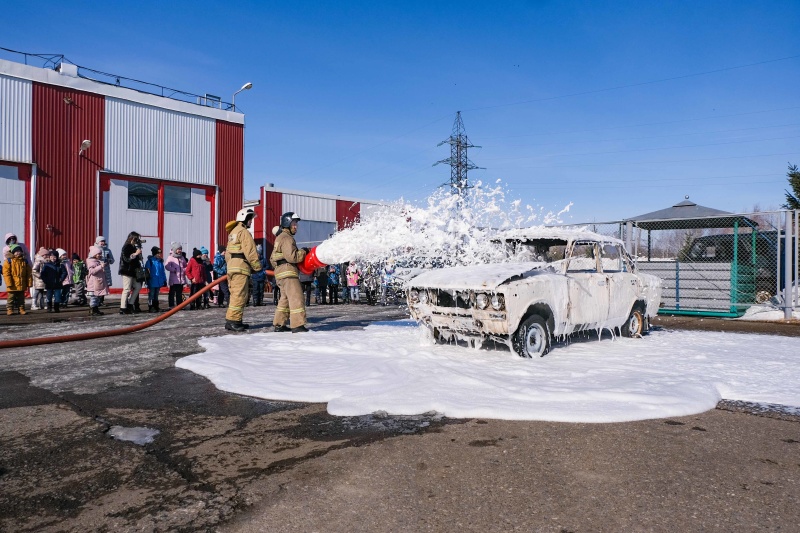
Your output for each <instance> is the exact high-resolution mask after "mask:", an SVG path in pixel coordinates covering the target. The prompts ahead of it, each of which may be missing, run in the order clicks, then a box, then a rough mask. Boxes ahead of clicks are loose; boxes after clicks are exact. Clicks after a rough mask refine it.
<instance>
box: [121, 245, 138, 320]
mask: <svg viewBox="0 0 800 533" xmlns="http://www.w3.org/2000/svg"><path fill="white" fill-rule="evenodd" d="M120 256H121V259H122V260H121V261H120V263H119V274H120V276H122V299H121V300H120V302H119V314H121V315H130V314H131V313H138V312H139V310H138V309H133V303H134V302H135V301H136V297H137V296H139V291H140V290H141V289H142V281H144V280H143V279H142V280H138V279H137V277H136V273H137V271H141V272H142V273H143V271H144V269H143V268H142V236H141V235H139V234H138V233H136V232H135V231H132V232H130V233H129V234H128V238H127V239H125V245H124V246H123V247H122V252H121V253H120Z"/></svg>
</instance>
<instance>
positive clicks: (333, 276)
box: [328, 265, 339, 285]
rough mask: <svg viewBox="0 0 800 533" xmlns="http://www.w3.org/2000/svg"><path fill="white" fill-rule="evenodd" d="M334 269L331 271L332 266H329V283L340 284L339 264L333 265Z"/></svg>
mask: <svg viewBox="0 0 800 533" xmlns="http://www.w3.org/2000/svg"><path fill="white" fill-rule="evenodd" d="M331 266H332V267H333V269H334V271H333V272H331V269H330V267H328V285H338V284H339V265H331Z"/></svg>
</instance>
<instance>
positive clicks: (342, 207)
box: [336, 200, 361, 230]
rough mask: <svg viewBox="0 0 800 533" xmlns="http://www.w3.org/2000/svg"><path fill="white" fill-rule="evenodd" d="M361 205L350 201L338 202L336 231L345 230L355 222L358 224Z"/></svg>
mask: <svg viewBox="0 0 800 533" xmlns="http://www.w3.org/2000/svg"><path fill="white" fill-rule="evenodd" d="M360 213H361V204H359V203H357V202H355V203H354V202H351V201H350V200H336V229H338V230H343V229H344V228H346V227H347V226H349V225H351V224H352V223H353V222H358V220H359V218H360Z"/></svg>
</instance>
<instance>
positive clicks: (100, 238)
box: [94, 235, 106, 246]
mask: <svg viewBox="0 0 800 533" xmlns="http://www.w3.org/2000/svg"><path fill="white" fill-rule="evenodd" d="M104 240H106V238H105V237H103V236H102V235H98V236H97V238H96V239H95V240H94V243H95V244H96V245H98V246H99V245H100V241H104Z"/></svg>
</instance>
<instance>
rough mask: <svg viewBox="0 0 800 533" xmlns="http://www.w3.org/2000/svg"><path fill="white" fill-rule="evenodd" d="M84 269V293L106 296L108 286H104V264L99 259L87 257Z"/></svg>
mask: <svg viewBox="0 0 800 533" xmlns="http://www.w3.org/2000/svg"><path fill="white" fill-rule="evenodd" d="M86 269H87V270H88V275H87V276H86V291H87V292H91V293H92V294H94V295H95V296H106V295H107V294H108V285H106V268H105V264H103V262H102V261H100V260H99V259H95V258H94V257H89V258H88V259H86Z"/></svg>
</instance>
